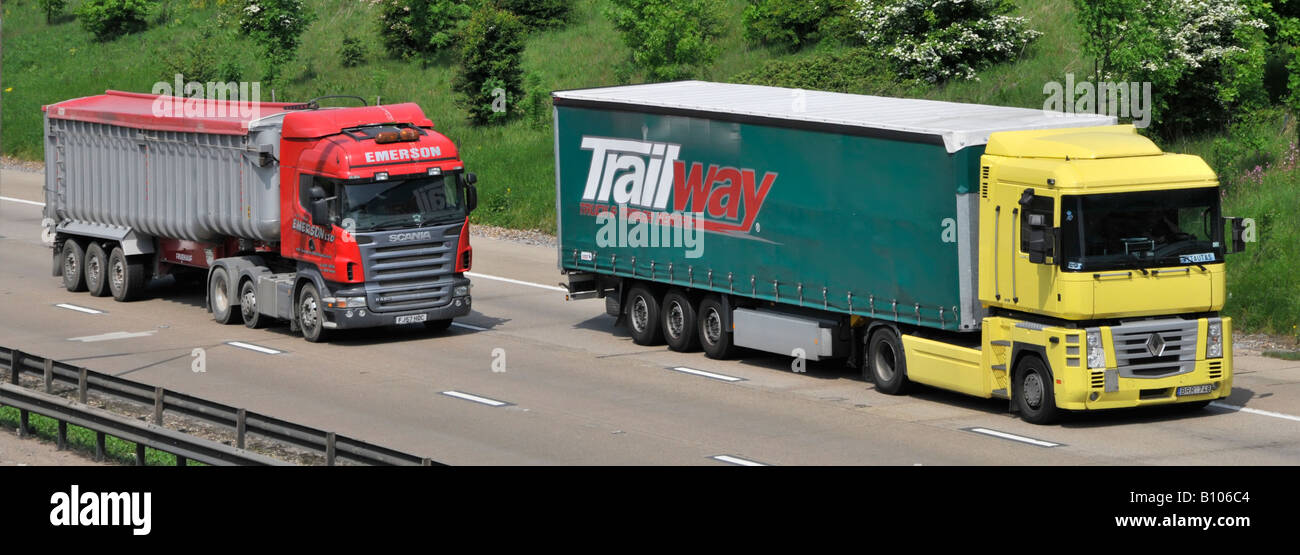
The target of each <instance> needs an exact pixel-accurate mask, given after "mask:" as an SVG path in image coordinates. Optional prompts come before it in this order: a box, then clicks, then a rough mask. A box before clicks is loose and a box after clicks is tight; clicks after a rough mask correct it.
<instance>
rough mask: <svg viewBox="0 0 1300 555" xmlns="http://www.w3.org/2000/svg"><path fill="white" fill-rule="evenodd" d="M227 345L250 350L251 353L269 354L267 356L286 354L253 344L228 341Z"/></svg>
mask: <svg viewBox="0 0 1300 555" xmlns="http://www.w3.org/2000/svg"><path fill="white" fill-rule="evenodd" d="M226 344H227V345H230V346H231V347H239V348H240V349H248V350H250V351H257V352H259V353H262V354H267V355H278V354H280V353H283V352H284V351H277V350H275V349H272V348H270V347H263V346H261V345H254V344H252V343H244V342H243V341H227V342H226Z"/></svg>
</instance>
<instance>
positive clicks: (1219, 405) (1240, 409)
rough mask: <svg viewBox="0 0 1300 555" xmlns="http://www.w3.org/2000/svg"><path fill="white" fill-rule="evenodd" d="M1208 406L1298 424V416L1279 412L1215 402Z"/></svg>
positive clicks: (1299, 418)
mask: <svg viewBox="0 0 1300 555" xmlns="http://www.w3.org/2000/svg"><path fill="white" fill-rule="evenodd" d="M1210 406H1211V407H1214V408H1216V409H1223V410H1230V411H1234V412H1246V413H1250V414H1258V415H1260V416H1272V417H1273V418H1281V419H1283V420H1291V421H1294V422H1300V416H1292V415H1290V414H1282V413H1280V412H1273V411H1268V410H1259V409H1252V408H1247V407H1239V406H1237V405H1229V404H1225V403H1220V402H1218V401H1215V402H1213V403H1210Z"/></svg>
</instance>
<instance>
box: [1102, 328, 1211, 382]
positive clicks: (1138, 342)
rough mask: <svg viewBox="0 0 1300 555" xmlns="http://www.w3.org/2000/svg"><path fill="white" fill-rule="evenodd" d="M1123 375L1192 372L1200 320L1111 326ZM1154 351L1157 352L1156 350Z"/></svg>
mask: <svg viewBox="0 0 1300 555" xmlns="http://www.w3.org/2000/svg"><path fill="white" fill-rule="evenodd" d="M1111 336H1112V337H1113V338H1114V345H1115V360H1116V362H1117V363H1118V364H1119V371H1120V375H1122V376H1124V377H1129V378H1163V377H1167V376H1176V375H1178V374H1184V373H1187V372H1191V371H1192V369H1193V368H1194V366H1195V363H1196V342H1197V337H1196V320H1182V319H1174V320H1152V321H1148V322H1132V323H1126V324H1123V325H1119V326H1115V327H1112V328H1111ZM1153 351H1154V352H1153Z"/></svg>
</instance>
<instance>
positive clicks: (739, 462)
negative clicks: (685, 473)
mask: <svg viewBox="0 0 1300 555" xmlns="http://www.w3.org/2000/svg"><path fill="white" fill-rule="evenodd" d="M709 458H710V459H713V460H715V461H719V462H724V463H727V464H734V465H736V466H768V465H766V464H763V463H761V462H757V461H751V460H749V459H742V458H740V457H733V456H731V455H714V456H712V457H709Z"/></svg>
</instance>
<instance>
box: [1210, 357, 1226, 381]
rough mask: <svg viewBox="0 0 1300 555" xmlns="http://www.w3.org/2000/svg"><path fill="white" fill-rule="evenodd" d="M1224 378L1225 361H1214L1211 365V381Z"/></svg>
mask: <svg viewBox="0 0 1300 555" xmlns="http://www.w3.org/2000/svg"><path fill="white" fill-rule="evenodd" d="M1222 377H1223V361H1219V360H1216V361H1213V362H1211V363H1210V379H1211V380H1217V379H1219V378H1222Z"/></svg>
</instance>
